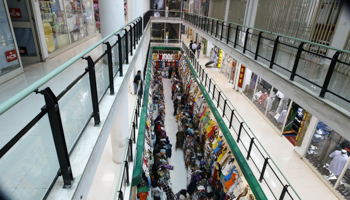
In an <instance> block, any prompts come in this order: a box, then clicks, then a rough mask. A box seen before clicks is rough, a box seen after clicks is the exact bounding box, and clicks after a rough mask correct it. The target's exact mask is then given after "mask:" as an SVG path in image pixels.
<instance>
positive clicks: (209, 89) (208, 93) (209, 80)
mask: <svg viewBox="0 0 350 200" xmlns="http://www.w3.org/2000/svg"><path fill="white" fill-rule="evenodd" d="M210 86H211V79H209V89H208V94H209V93H210Z"/></svg>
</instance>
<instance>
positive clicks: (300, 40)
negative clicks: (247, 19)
mask: <svg viewBox="0 0 350 200" xmlns="http://www.w3.org/2000/svg"><path fill="white" fill-rule="evenodd" d="M184 13H185V14H188V15H193V16H198V17H205V18H208V19H211V20H216V21H221V22H225V23H228V24H233V25H236V26H240V27H244V28H249V29H253V30H256V31H260V32H263V33H268V34H273V35H276V36H280V37H284V38H288V39H292V40H297V41H299V42H304V43H308V44H310V45H317V46H320V47H323V48H326V49H331V50H334V51H339V52H342V53H348V54H350V51H347V50H344V49H338V48H335V47H331V46H327V45H323V44H319V43H314V42H310V41H307V40H303V39H299V38H295V37H291V36H287V35H283V34H279V33H275V32H272V31H266V30H262V29H258V28H254V27H251V26H245V25H242V24H237V23H234V22H229V21H225V20H221V19H216V18H211V17H207V16H203V15H198V14H193V13H189V12H184Z"/></svg>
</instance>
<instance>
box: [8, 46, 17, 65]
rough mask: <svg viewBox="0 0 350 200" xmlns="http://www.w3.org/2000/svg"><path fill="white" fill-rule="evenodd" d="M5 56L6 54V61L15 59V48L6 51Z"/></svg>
mask: <svg viewBox="0 0 350 200" xmlns="http://www.w3.org/2000/svg"><path fill="white" fill-rule="evenodd" d="M5 56H6V60H7V62H12V61H14V60H17V54H16V50H15V49H13V50H10V51H6V52H5Z"/></svg>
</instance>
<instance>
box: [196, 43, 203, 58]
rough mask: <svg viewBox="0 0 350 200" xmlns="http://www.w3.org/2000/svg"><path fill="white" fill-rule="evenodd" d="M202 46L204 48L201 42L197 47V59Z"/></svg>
mask: <svg viewBox="0 0 350 200" xmlns="http://www.w3.org/2000/svg"><path fill="white" fill-rule="evenodd" d="M201 48H202V46H201V43H199V44H198V47H197V59H199V54H200V52H201Z"/></svg>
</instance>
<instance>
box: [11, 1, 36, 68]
mask: <svg viewBox="0 0 350 200" xmlns="http://www.w3.org/2000/svg"><path fill="white" fill-rule="evenodd" d="M7 6H8V11H9V14H10V17H11V21H12V26H13V31H14V34H15V37H16V41H17V46H18V50H19V53H20V58H21V61H22V63H23V65H24V66H25V65H28V64H32V63H36V62H40V61H42V59H41V52H40V47H39V41H38V37H37V36H38V34H37V29H36V27H35V23H34V22H35V18H34V16H33V9H32V4H31V2H30V1H29V0H15V1H14V0H7Z"/></svg>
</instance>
